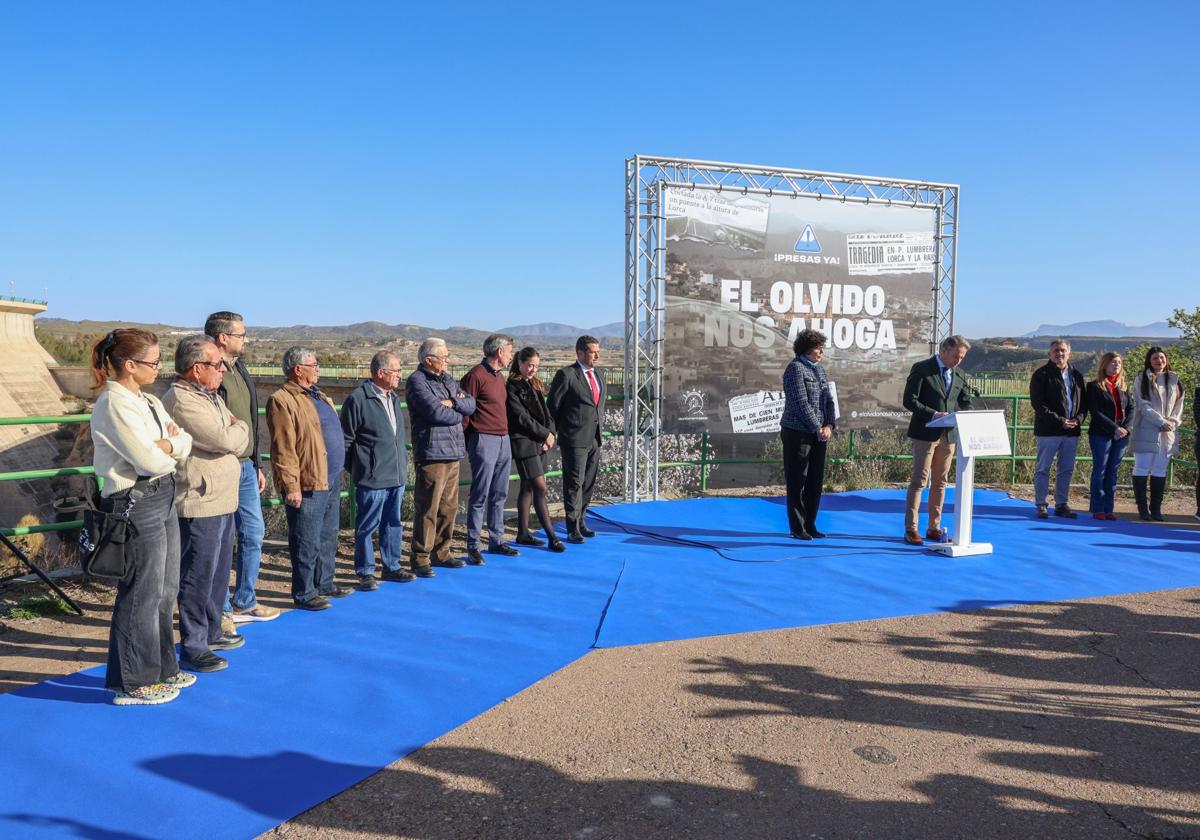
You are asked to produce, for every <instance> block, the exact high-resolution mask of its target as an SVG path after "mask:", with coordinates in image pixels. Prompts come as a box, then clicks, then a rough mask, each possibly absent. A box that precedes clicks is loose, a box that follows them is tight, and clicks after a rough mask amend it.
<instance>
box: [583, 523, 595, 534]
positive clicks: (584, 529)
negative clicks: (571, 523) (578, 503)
mask: <svg viewBox="0 0 1200 840" xmlns="http://www.w3.org/2000/svg"><path fill="white" fill-rule="evenodd" d="M579 533H581V534H583V535H584V536H585V537H594V536H596V532H595V531H593V530H592V529H591V528H589V527H588V526H586V525H584V524H583V523H582V522H580V523H579Z"/></svg>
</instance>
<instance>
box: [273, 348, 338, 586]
mask: <svg viewBox="0 0 1200 840" xmlns="http://www.w3.org/2000/svg"><path fill="white" fill-rule="evenodd" d="M283 373H284V375H285V376H286V377H287V382H285V383H283V387H282V388H280V389H279V390H278V391H276V392H275V393H273V394H271V396H270V397H269V398H268V399H267V428H268V429H269V430H270V433H271V470H272V471H273V472H274V474H275V486H276V487H277V488H278V490H279V494H280V495H281V496H283V502H284V512H285V513H286V514H287V523H288V554H289V555H291V559H292V600H293V601H295V603H296V606H297V607H299V608H300V609H302V610H325V609H328V608H329V601H328V600H327V598H341V597H343V596H345V595H349V594H350V590H349V589H347V588H346V587H344V586H338V585H337V584H335V583H334V582H333V571H334V564H335V561H336V557H337V539H338V509H339V507H340V505H341V476H342V466H343V465H344V464H345V458H346V445H345V440H344V439H343V437H342V424H341V421H340V420H339V419H338V416H337V412H336V411H334V408H333V402H332V401H330V399H329V397H327V396H325V395H324V394H323V393H321V391H320V389H318V388H317V380H318V379H319V378H320V375H321V366H320V365H319V364H318V363H317V354H316V351H315V350H312V349H310V348H308V347H289V348H288V349H287V350H285V351H284V353H283Z"/></svg>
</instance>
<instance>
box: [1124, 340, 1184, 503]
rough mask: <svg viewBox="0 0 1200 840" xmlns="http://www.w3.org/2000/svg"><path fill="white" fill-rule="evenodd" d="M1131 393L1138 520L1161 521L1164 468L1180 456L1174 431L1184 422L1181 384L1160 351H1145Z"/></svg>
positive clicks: (1165, 478) (1132, 442)
mask: <svg viewBox="0 0 1200 840" xmlns="http://www.w3.org/2000/svg"><path fill="white" fill-rule="evenodd" d="M1132 390H1133V399H1134V403H1133V423H1132V424H1131V425H1130V428H1129V440H1130V442H1129V449H1130V451H1131V452H1132V453H1133V495H1134V498H1135V499H1136V500H1137V507H1138V516H1139V517H1141V518H1142V519H1143V520H1146V521H1149V520H1154V521H1156V522H1162V521H1163V515H1162V502H1163V496H1164V495H1165V494H1166V489H1167V466H1168V464H1169V463H1170V461H1171V458H1172V457H1173V456H1175V455H1177V454H1179V440H1178V435H1177V434H1176V431H1177V430H1178V429H1179V425H1180V424H1181V423H1182V422H1183V384H1182V383H1181V382H1180V381H1179V375H1178V374H1177V373H1175V372H1174V371H1173V370H1171V360H1170V359H1168V358H1167V352H1166V351H1165V350H1163V348H1161V347H1151V348H1150V349H1149V350H1147V351H1146V361H1145V363H1144V364H1143V366H1142V372H1141V373H1139V374H1138V376H1137V378H1136V379H1135V380H1134V382H1133V389H1132ZM1147 484H1149V489H1150V493H1149V500H1147V493H1146V487H1147Z"/></svg>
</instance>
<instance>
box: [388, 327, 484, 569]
mask: <svg viewBox="0 0 1200 840" xmlns="http://www.w3.org/2000/svg"><path fill="white" fill-rule="evenodd" d="M417 360H418V362H419V364H420V367H418V368H417V369H416V371H414V372H413V374H412V376H410V377H408V380H407V381H406V382H405V383H404V401H405V402H406V403H407V404H408V416H409V418H410V419H411V421H412V442H413V461H414V463H415V466H416V485H415V486H414V487H413V533H412V543H411V544H412V548H411V552H410V556H411V560H412V570H413V574H415V575H416V576H417V577H427V578H428V577H433V568H432V564H434V563H436V564H438V565H440V566H447V567H450V568H462V566H463V565H464V563H463V561H462V560H459V559H457V558H454V557H451V556H450V541H451V540H452V539H453V538H454V519H455V517H456V516H457V515H458V471H459V462H460V461H461V460H462V459H463V458H464V457H465V456H466V454H467V446H466V442H465V440H464V437H463V418H464V417H470V416H471V415H472V414H474V413H475V398H474V397H472V396H471V395H470V394H468V393H466V392H465V391H464V390H463V388H462V386H460V385H459V384H458V382H456V381H455V380H454V377H453V376H451V375H450V374H449V373H447V372H446V368H447V367H448V366H449V361H450V353H449V352H448V351H447V350H446V342H444V341H442V340H441V339H440V338H427V339H425V340H424V341H422V342H421V347H420V349H419V350H418V351H417Z"/></svg>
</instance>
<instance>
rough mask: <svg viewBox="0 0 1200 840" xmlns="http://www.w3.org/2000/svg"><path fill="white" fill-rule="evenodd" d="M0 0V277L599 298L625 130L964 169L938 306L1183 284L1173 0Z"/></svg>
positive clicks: (119, 298)
mask: <svg viewBox="0 0 1200 840" xmlns="http://www.w3.org/2000/svg"><path fill="white" fill-rule="evenodd" d="M431 5H434V6H435V8H433V9H425V10H419V9H416V8H411V9H410V8H408V7H407V5H405V4H400V3H370V2H340V3H334V2H325V3H316V2H290V3H264V2H239V3H233V2H227V3H221V2H212V3H203V4H161V3H155V4H151V3H145V4H140V3H132V2H129V3H110V4H101V3H90V2H71V3H56V2H47V1H45V0H43V2H16V0H13V1H12V2H6V3H4V4H2V5H0V293H3V294H11V293H15V294H17V295H20V296H26V297H42V295H43V293H44V294H45V295H46V296H48V298H49V301H50V312H49V313H48V314H53V315H58V316H61V317H67V318H98V319H114V318H123V319H129V320H139V321H163V322H169V323H179V324H198V323H199V322H200V320H201V319H202V318H203V316H204V315H205V314H206V313H207V312H209V311H211V310H213V309H218V308H226V307H228V308H233V309H237V310H240V311H242V312H243V313H245V315H246V317H247V320H248V322H249V323H251V324H270V325H288V324H295V323H312V324H336V323H348V322H352V321H362V320H382V321H386V322H388V323H396V322H405V323H421V324H425V325H429V326H446V325H450V324H466V325H471V326H476V327H479V328H488V327H497V326H503V325H507V324H514V323H527V322H534V321H543V320H554V321H563V322H567V323H573V324H577V325H581V326H592V325H595V324H600V323H604V322H608V321H614V320H619V319H620V318H621V317H622V313H623V307H624V299H623V291H622V274H623V268H624V250H623V249H624V245H623V235H624V221H623V212H624V210H623V193H622V186H623V185H622V176H623V169H624V160H625V158H626V157H628V156H630V155H632V154H634V153H642V154H654V155H669V156H680V157H694V158H702V159H708V160H731V161H745V162H754V163H763V164H770V165H778V166H794V167H801V168H808V169H819V170H827V171H835V172H852V173H860V174H871V175H884V176H894V177H899V178H915V179H925V180H932V181H944V182H953V183H959V184H961V185H962V228H961V231H960V240H959V248H960V262H959V290H958V309H957V326H958V327H959V330H960V331H961V332H964V333H966V334H967V335H970V336H982V335H997V334H1012V333H1019V332H1024V331H1027V330H1030V329H1032V328H1033V327H1035V326H1037V325H1038V324H1039V323H1042V322H1054V323H1062V322H1067V321H1074V320H1085V319H1088V320H1090V319H1098V318H1113V319H1117V320H1123V321H1125V322H1127V323H1130V324H1142V323H1147V322H1150V321H1155V320H1160V319H1163V318H1165V317H1167V315H1169V313H1170V311H1171V309H1172V308H1173V307H1176V306H1183V307H1186V308H1189V309H1190V308H1193V307H1195V306H1197V305H1200V293H1198V292H1197V289H1198V288H1200V283H1197V270H1196V260H1195V259H1194V258H1192V257H1189V256H1188V254H1189V253H1190V251H1191V250H1193V248H1192V246H1187V245H1186V243H1187V242H1189V241H1195V239H1196V238H1197V227H1198V224H1197V223H1198V222H1200V211H1197V209H1196V206H1195V202H1194V198H1193V197H1192V196H1191V194H1190V193H1191V187H1192V184H1193V183H1194V182H1195V180H1196V176H1197V175H1198V174H1200V171H1198V170H1200V165H1198V164H1197V161H1196V138H1197V136H1198V135H1200V132H1198V131H1197V129H1198V128H1200V118H1198V114H1200V108H1198V107H1197V106H1200V97H1198V96H1197V89H1198V85H1200V60H1198V59H1197V55H1198V53H1200V51H1198V50H1197V49H1196V47H1195V44H1194V34H1195V33H1196V32H1197V31H1200V12H1198V11H1197V6H1196V5H1195V4H1189V3H1155V4H1144V5H1143V6H1140V7H1136V8H1135V7H1132V6H1129V5H1127V4H1121V5H1117V4H1107V3H1086V4H1084V3H1056V4H1020V3H1018V4H1007V5H1006V4H991V5H984V4H962V3H955V4H949V3H945V4H935V3H922V4H912V5H906V4H900V3H886V4H885V3H880V4H869V3H854V4H801V3H789V4H779V5H777V6H771V5H770V4H753V5H745V4H742V5H739V4H731V3H722V4H704V3H689V4H684V5H671V4H619V3H607V4H604V5H602V6H601V5H599V4H597V5H596V6H594V10H588V6H586V5H583V4H546V5H545V6H539V5H537V4H511V5H507V4H494V5H488V6H484V5H474V4H459V3H442V4H431Z"/></svg>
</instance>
